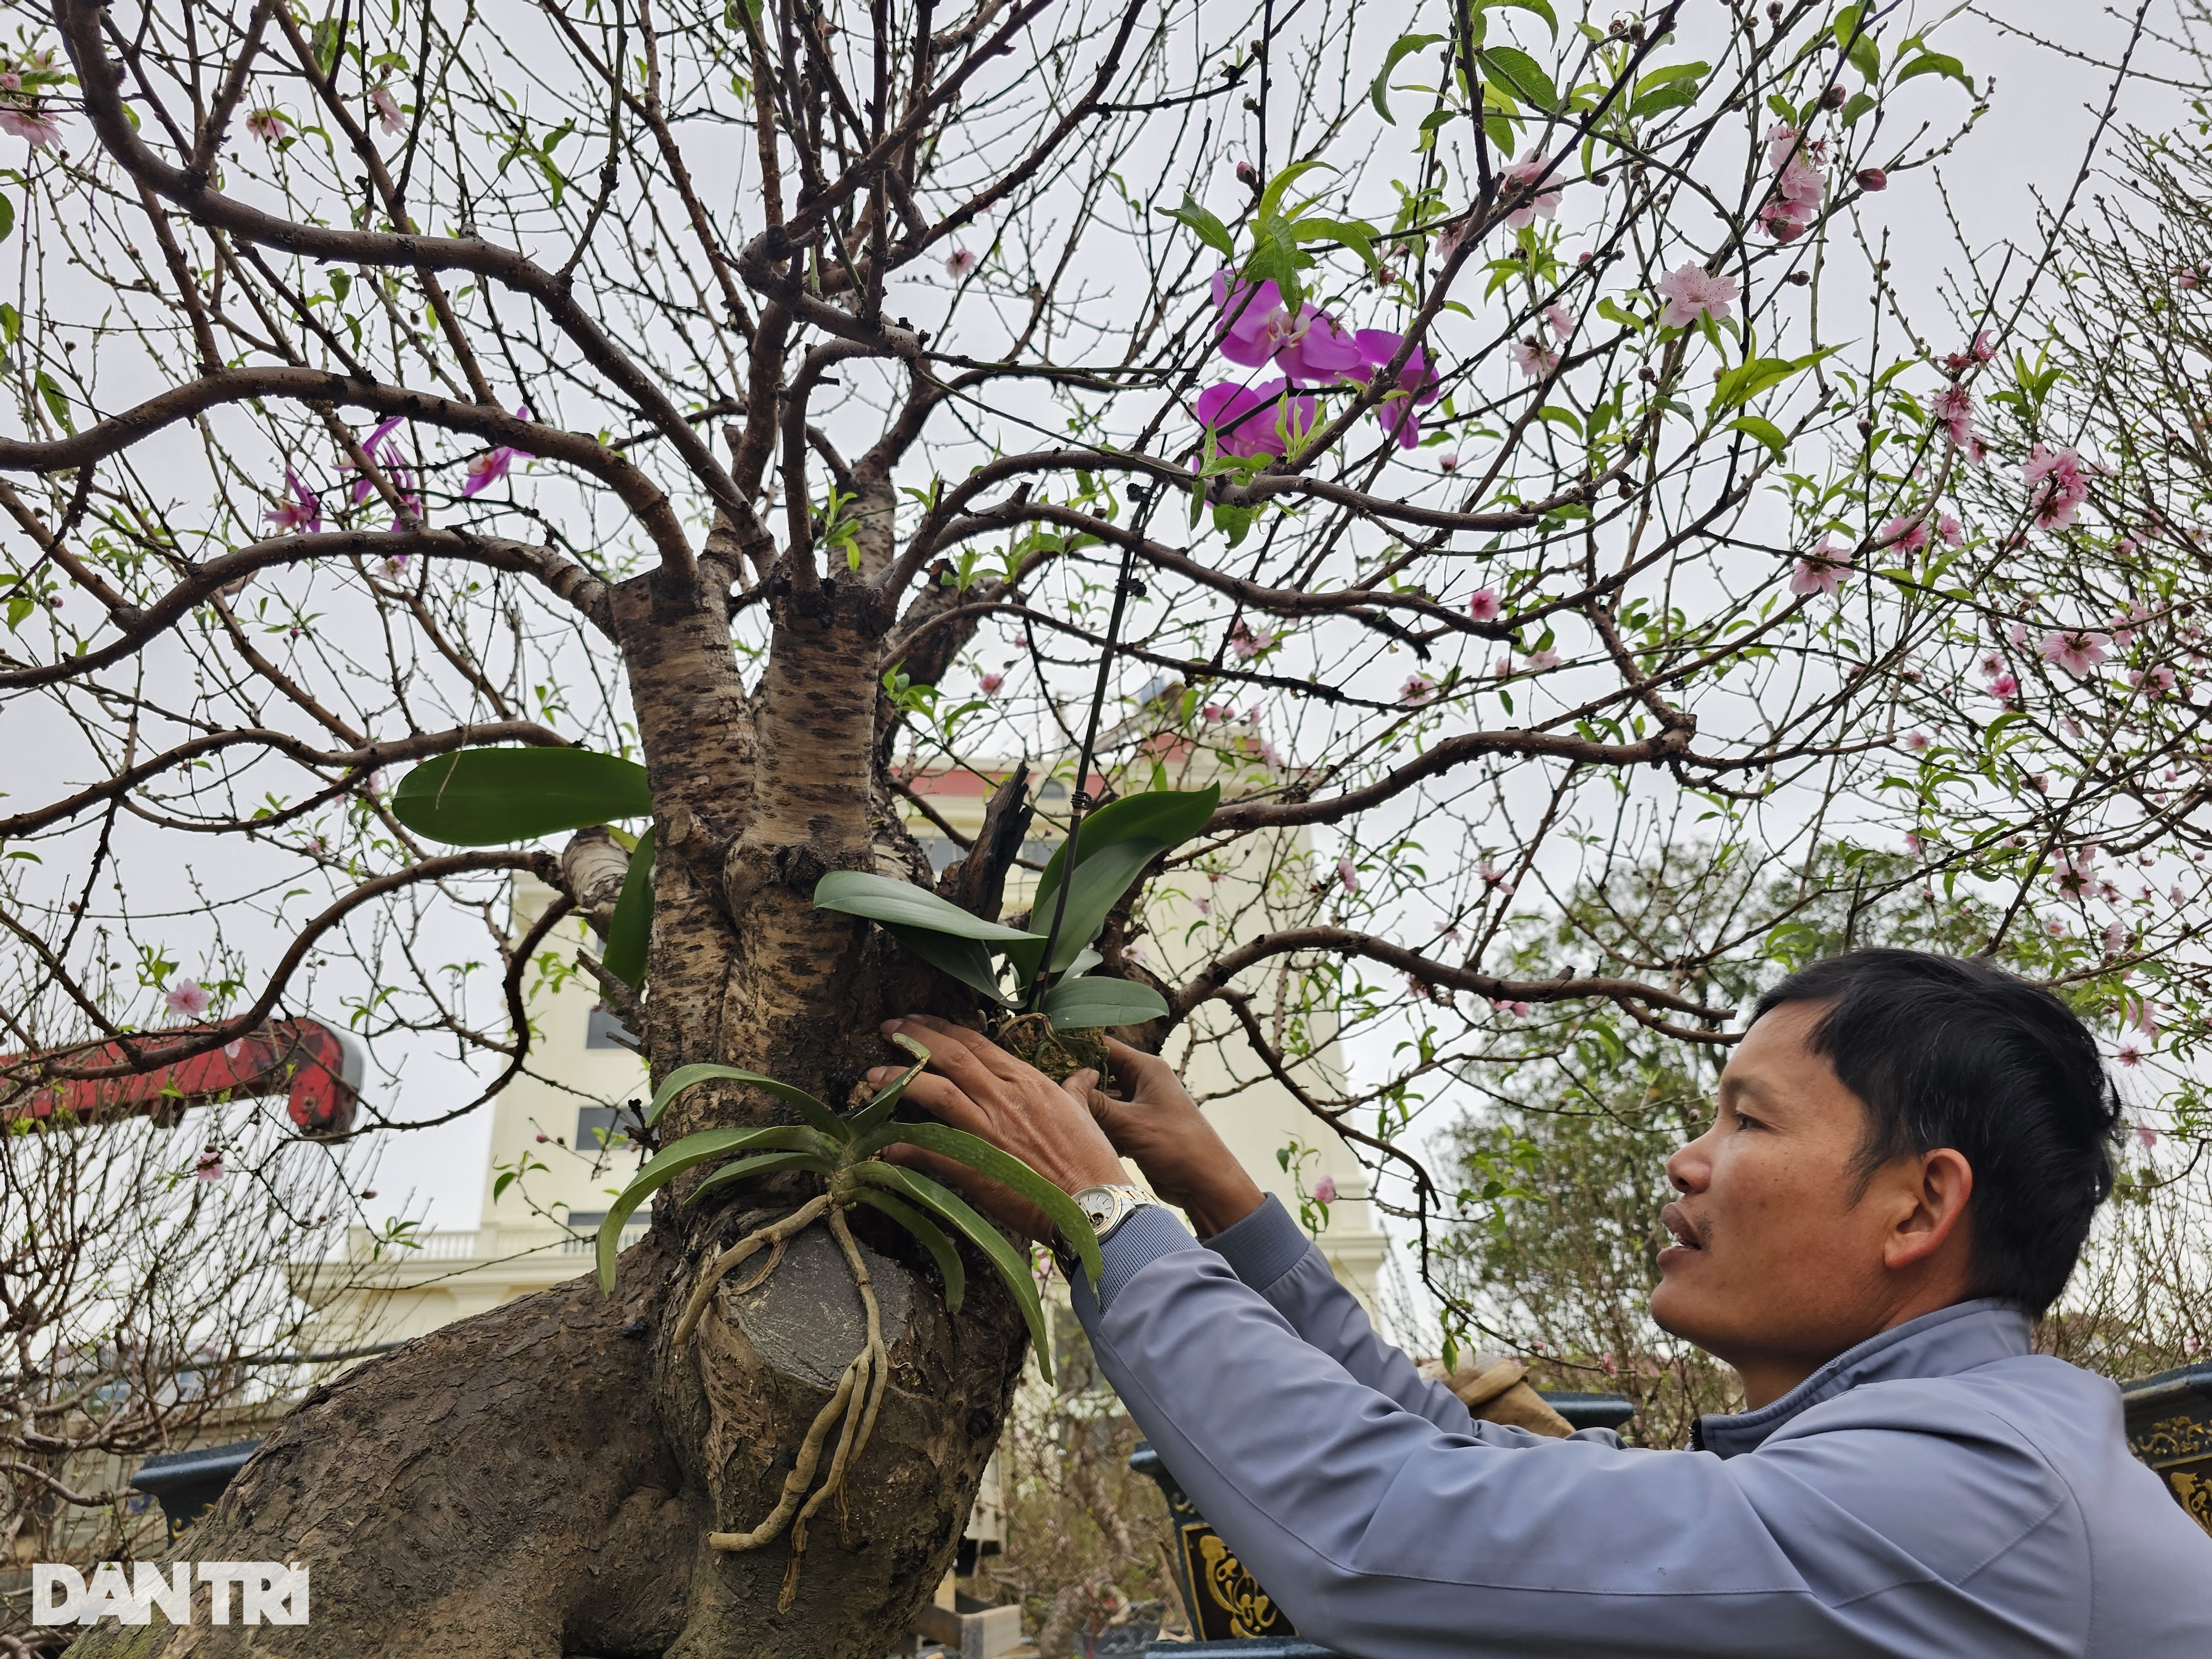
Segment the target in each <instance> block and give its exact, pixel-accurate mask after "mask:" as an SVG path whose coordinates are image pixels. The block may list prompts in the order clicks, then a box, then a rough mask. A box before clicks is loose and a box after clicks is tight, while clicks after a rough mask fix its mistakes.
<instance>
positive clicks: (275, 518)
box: [261, 466, 323, 536]
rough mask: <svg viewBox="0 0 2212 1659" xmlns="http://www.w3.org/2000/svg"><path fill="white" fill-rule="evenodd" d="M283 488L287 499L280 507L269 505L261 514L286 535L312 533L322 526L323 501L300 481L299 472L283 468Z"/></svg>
mask: <svg viewBox="0 0 2212 1659" xmlns="http://www.w3.org/2000/svg"><path fill="white" fill-rule="evenodd" d="M284 488H285V490H286V492H287V499H286V500H285V501H284V502H283V505H282V506H280V507H271V508H270V510H269V511H268V512H266V513H263V514H262V515H261V516H262V517H263V518H264V519H266V520H268V521H269V522H270V524H272V525H274V526H276V528H277V529H279V530H281V531H283V532H284V533H285V534H286V535H288V536H289V535H293V534H296V533H298V532H307V533H309V534H313V532H316V531H318V530H320V529H321V528H322V527H323V503H322V500H321V498H320V497H319V496H318V495H316V494H315V492H314V491H313V490H312V489H308V488H307V485H305V484H303V483H301V482H300V477H299V474H297V473H296V472H295V471H292V469H291V468H290V467H289V466H288V467H286V468H285V469H284Z"/></svg>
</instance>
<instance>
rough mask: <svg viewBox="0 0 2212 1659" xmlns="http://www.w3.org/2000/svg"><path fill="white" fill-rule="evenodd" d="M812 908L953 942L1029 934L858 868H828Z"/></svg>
mask: <svg viewBox="0 0 2212 1659" xmlns="http://www.w3.org/2000/svg"><path fill="white" fill-rule="evenodd" d="M814 903H815V908H817V909H822V910H842V911H843V912H844V913H845V914H846V915H852V916H866V918H867V919H868V920H869V921H882V922H897V923H899V924H900V925H901V926H902V927H927V929H929V931H930V932H932V933H950V934H951V936H952V937H953V938H955V939H987V940H994V941H1005V942H1011V941H1012V940H1014V939H1027V938H1029V937H1030V936H1029V935H1028V934H1027V933H1023V932H1022V931H1021V930H1020V929H1019V928H1018V927H1000V925H999V924H998V923H997V922H995V921H984V920H983V919H982V918H981V916H971V915H969V914H968V912H966V911H965V910H963V909H962V908H960V907H959V906H958V905H957V904H955V903H953V902H952V901H951V900H950V899H944V898H939V897H938V896H937V895H936V894H934V893H933V892H931V891H930V890H928V889H927V888H926V887H917V886H915V884H913V883H912V882H910V881H895V880H893V879H892V878H890V877H889V876H875V875H869V874H867V873H866V872H862V871H859V870H832V871H831V872H829V874H828V875H826V876H824V877H823V878H822V879H821V880H819V881H817V882H816V883H815V884H814Z"/></svg>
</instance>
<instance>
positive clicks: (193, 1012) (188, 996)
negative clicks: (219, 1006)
mask: <svg viewBox="0 0 2212 1659" xmlns="http://www.w3.org/2000/svg"><path fill="white" fill-rule="evenodd" d="M161 1000H162V1001H163V1002H165V1003H167V1004H168V1006H169V1012H171V1013H173V1014H182V1015H183V1016H184V1017H185V1018H187V1019H197V1018H199V1017H200V1016H201V1015H202V1014H204V1013H205V1012H207V1011H208V1005H209V1004H210V1002H212V1001H213V1000H215V999H214V998H212V997H210V995H209V994H208V993H207V987H205V986H204V985H202V984H201V983H200V982H199V981H197V980H196V979H180V980H179V981H177V982H176V983H175V984H174V985H173V986H171V987H169V991H168V994H167V995H166V996H164V997H163V998H162V999H161Z"/></svg>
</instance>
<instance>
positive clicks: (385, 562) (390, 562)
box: [376, 553, 409, 581]
mask: <svg viewBox="0 0 2212 1659" xmlns="http://www.w3.org/2000/svg"><path fill="white" fill-rule="evenodd" d="M408 558H409V555H407V554H404V553H393V554H391V555H389V556H386V557H385V558H383V559H381V560H380V561H378V562H377V567H376V568H377V574H380V575H381V576H382V577H383V578H384V579H385V580H386V581H398V580H399V579H400V578H401V577H402V576H404V575H405V574H407V561H408Z"/></svg>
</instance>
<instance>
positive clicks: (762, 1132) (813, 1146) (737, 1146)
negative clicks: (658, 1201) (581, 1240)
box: [599, 1123, 833, 1295]
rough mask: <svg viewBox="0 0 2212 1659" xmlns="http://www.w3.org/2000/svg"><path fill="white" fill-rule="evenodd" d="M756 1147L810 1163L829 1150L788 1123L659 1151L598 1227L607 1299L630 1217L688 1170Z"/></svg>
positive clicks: (710, 1135)
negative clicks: (802, 1156)
mask: <svg viewBox="0 0 2212 1659" xmlns="http://www.w3.org/2000/svg"><path fill="white" fill-rule="evenodd" d="M756 1146H765V1147H770V1148H773V1149H775V1151H778V1152H805V1153H807V1154H809V1155H811V1156H813V1157H821V1156H823V1154H824V1153H828V1152H831V1151H832V1150H833V1149H831V1148H829V1147H827V1146H824V1145H823V1140H822V1137H821V1136H819V1135H817V1134H816V1133H814V1132H813V1131H812V1130H811V1129H801V1128H799V1127H796V1126H795V1125H793V1124H786V1123H779V1124H773V1125H770V1126H769V1127H767V1128H764V1129H702V1130H701V1131H700V1132H699V1133H697V1134H696V1135H686V1136H684V1139H681V1140H679V1141H678V1142H677V1143H676V1144H675V1145H674V1146H664V1147H662V1148H661V1149H660V1151H659V1152H656V1153H654V1154H653V1158H651V1159H650V1160H649V1161H648V1162H647V1164H646V1166H645V1167H644V1168H643V1169H641V1170H639V1171H638V1172H637V1174H636V1175H635V1176H633V1177H632V1178H631V1180H630V1183H629V1186H627V1187H625V1188H623V1189H622V1193H621V1194H620V1196H618V1197H617V1199H616V1200H615V1201H614V1203H613V1205H612V1206H611V1207H610V1208H609V1209H608V1211H607V1213H606V1216H605V1218H604V1219H603V1220H602V1221H601V1222H600V1223H599V1288H600V1289H601V1290H603V1291H606V1292H608V1293H609V1294H610V1295H611V1294H612V1293H613V1291H614V1288H615V1257H616V1255H617V1254H619V1253H620V1251H621V1249H622V1233H623V1223H625V1222H626V1221H628V1220H629V1218H630V1213H631V1212H632V1211H634V1210H635V1209H636V1208H637V1206H639V1205H641V1204H642V1203H644V1202H645V1200H647V1199H648V1198H650V1197H652V1196H653V1194H655V1193H657V1192H659V1190H660V1189H661V1188H663V1187H665V1186H666V1185H667V1184H668V1183H669V1182H671V1181H673V1180H675V1179H676V1177H677V1176H680V1175H682V1174H683V1173H684V1171H685V1170H696V1169H697V1168H698V1167H699V1165H701V1164H712V1163H713V1162H714V1161H715V1160H716V1159H717V1158H728V1157H729V1156H731V1155H732V1153H735V1152H749V1151H750V1150H751V1149H752V1148H754V1147H756Z"/></svg>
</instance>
